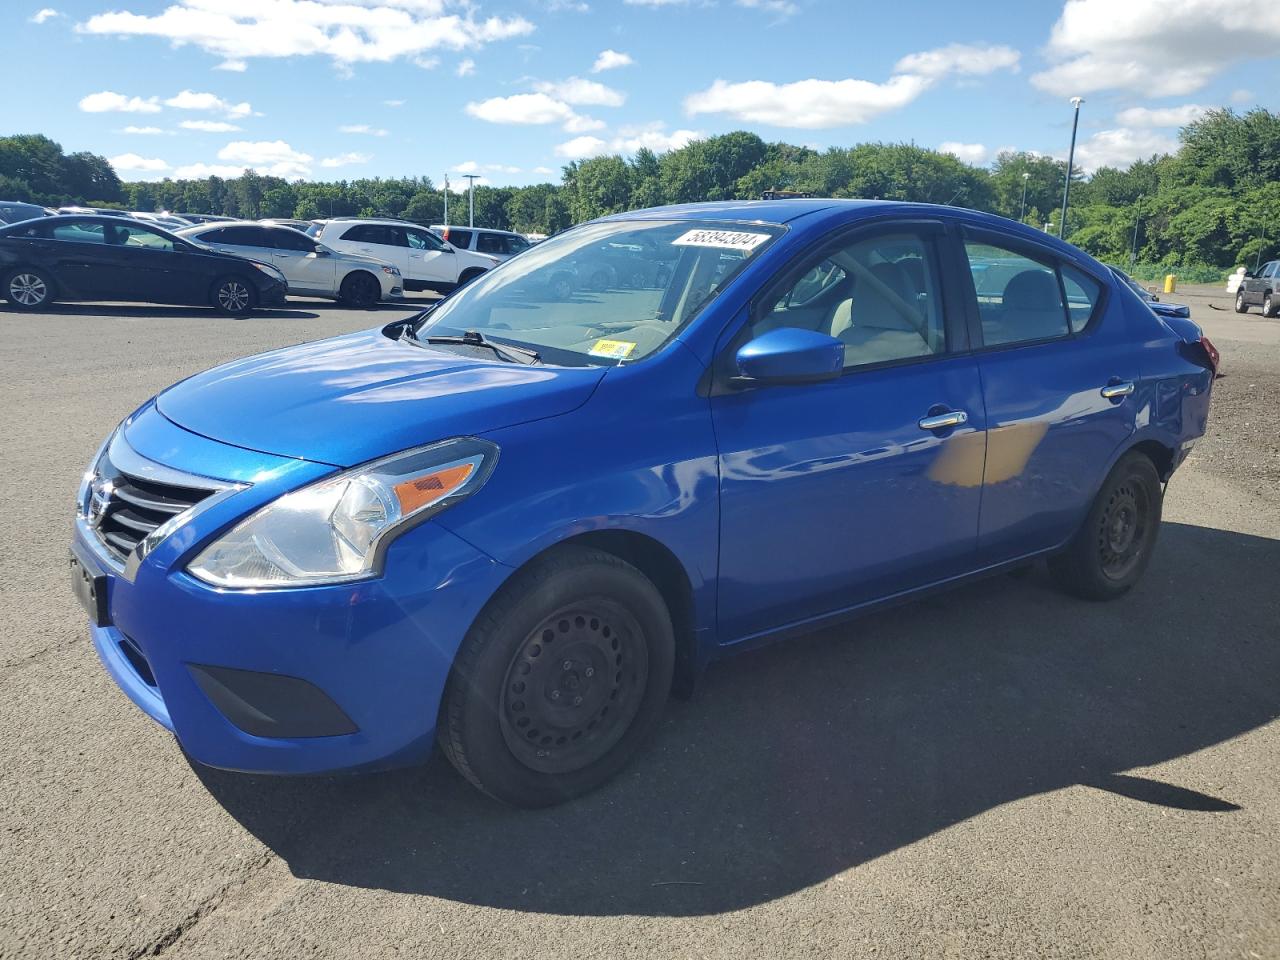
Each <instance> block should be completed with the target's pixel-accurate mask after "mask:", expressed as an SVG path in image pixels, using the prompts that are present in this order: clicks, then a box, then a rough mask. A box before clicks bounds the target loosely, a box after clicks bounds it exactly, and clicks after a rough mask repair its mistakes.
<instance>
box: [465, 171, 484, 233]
mask: <svg viewBox="0 0 1280 960" xmlns="http://www.w3.org/2000/svg"><path fill="white" fill-rule="evenodd" d="M462 176H463V179H465V180H467V181H469V182H468V184H467V226H468V227H474V226H475V225H476V181H477V180H479V179H480V175H479V174H478V173H464V174H463V175H462Z"/></svg>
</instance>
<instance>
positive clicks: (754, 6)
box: [735, 0, 800, 17]
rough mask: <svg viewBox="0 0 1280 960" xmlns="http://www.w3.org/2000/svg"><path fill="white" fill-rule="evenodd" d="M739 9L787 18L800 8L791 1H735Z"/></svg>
mask: <svg viewBox="0 0 1280 960" xmlns="http://www.w3.org/2000/svg"><path fill="white" fill-rule="evenodd" d="M735 2H736V3H737V4H738V6H740V7H746V8H748V9H750V10H763V11H765V12H766V13H773V14H776V15H777V16H779V17H789V16H791V15H792V14H793V13H798V12H799V11H800V8H799V7H798V6H796V5H795V4H794V3H792V2H791V0H735Z"/></svg>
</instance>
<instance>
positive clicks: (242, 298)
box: [209, 277, 258, 317]
mask: <svg viewBox="0 0 1280 960" xmlns="http://www.w3.org/2000/svg"><path fill="white" fill-rule="evenodd" d="M209 300H210V303H211V304H212V305H213V309H215V310H217V311H218V312H219V313H225V314H227V315H228V316H233V317H238V316H243V315H244V314H246V313H252V312H253V308H254V307H256V306H257V305H258V291H256V290H255V289H254V288H253V284H251V283H250V282H249V281H248V280H246V279H244V278H243V277H222V278H221V279H220V280H215V281H214V282H213V286H212V287H211V288H210V292H209Z"/></svg>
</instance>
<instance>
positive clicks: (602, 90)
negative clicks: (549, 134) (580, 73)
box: [533, 77, 627, 107]
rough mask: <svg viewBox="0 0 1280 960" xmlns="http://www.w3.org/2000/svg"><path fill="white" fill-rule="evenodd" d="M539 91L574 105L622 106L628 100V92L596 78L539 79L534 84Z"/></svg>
mask: <svg viewBox="0 0 1280 960" xmlns="http://www.w3.org/2000/svg"><path fill="white" fill-rule="evenodd" d="M533 88H534V89H535V90H537V91H538V92H539V93H545V94H546V95H547V96H549V97H555V98H556V99H557V100H563V101H564V102H565V103H571V104H573V105H574V106H588V107H620V106H622V105H623V104H624V103H626V101H627V97H626V94H624V93H622V92H621V91H620V90H615V89H613V87H606V86H605V85H604V84H603V83H597V82H596V81H595V80H583V79H582V78H581V77H570V78H569V79H568V80H558V81H556V82H554V83H552V82H548V81H539V82H537V83H535V84H534V85H533Z"/></svg>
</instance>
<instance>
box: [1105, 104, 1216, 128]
mask: <svg viewBox="0 0 1280 960" xmlns="http://www.w3.org/2000/svg"><path fill="white" fill-rule="evenodd" d="M1208 110H1209V108H1208V107H1202V106H1200V104H1198V103H1185V104H1183V105H1182V106H1180V107H1156V108H1154V109H1151V108H1148V107H1130V108H1129V109H1128V110H1121V111H1120V112H1119V113H1117V114H1116V123H1118V124H1121V125H1122V126H1126V127H1185V126H1186V125H1187V124H1188V123H1191V122H1192V121H1194V120H1199V119H1200V118H1201V117H1203V116H1204V115H1205V113H1206V112H1208Z"/></svg>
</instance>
